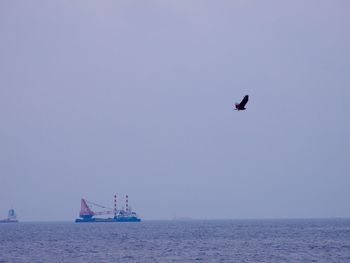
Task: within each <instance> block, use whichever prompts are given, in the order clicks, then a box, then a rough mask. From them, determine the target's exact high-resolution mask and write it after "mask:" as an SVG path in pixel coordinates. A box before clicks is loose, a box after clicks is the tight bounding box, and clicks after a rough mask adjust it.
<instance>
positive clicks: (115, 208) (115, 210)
mask: <svg viewBox="0 0 350 263" xmlns="http://www.w3.org/2000/svg"><path fill="white" fill-rule="evenodd" d="M116 216H117V195H114V217H116Z"/></svg>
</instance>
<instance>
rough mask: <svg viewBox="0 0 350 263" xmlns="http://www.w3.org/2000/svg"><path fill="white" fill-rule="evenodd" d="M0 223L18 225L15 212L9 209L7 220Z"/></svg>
mask: <svg viewBox="0 0 350 263" xmlns="http://www.w3.org/2000/svg"><path fill="white" fill-rule="evenodd" d="M0 223H18V220H17V215H16V212H15V210H14V209H13V208H11V209H10V210H9V212H8V215H7V218H6V219H2V220H0Z"/></svg>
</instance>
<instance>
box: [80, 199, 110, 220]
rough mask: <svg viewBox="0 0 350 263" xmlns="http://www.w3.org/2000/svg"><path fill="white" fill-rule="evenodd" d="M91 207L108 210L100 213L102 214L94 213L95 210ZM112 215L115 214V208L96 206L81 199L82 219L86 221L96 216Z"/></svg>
mask: <svg viewBox="0 0 350 263" xmlns="http://www.w3.org/2000/svg"><path fill="white" fill-rule="evenodd" d="M89 205H90V206H95V207H98V208H102V209H108V210H105V211H100V212H94V211H93V210H91V208H90V206H89ZM110 214H115V211H114V210H113V208H110V207H106V206H103V205H99V204H96V203H94V202H91V201H88V200H86V199H84V198H82V199H81V202H80V212H79V216H80V217H82V218H84V219H90V218H92V217H93V216H95V215H110Z"/></svg>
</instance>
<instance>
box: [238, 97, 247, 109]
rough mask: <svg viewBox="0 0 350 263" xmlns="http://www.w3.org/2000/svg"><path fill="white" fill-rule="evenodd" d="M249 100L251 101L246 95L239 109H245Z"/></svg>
mask: <svg viewBox="0 0 350 263" xmlns="http://www.w3.org/2000/svg"><path fill="white" fill-rule="evenodd" d="M248 100H249V96H248V95H245V96H244V98H243V100H242V101H241V102H240V103H239V107H240V108H244V106H245V105H246V104H247V102H248Z"/></svg>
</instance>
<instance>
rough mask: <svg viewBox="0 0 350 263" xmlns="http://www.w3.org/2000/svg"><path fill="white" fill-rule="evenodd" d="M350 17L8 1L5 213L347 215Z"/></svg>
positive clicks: (217, 5) (3, 97) (112, 1)
mask: <svg viewBox="0 0 350 263" xmlns="http://www.w3.org/2000/svg"><path fill="white" fill-rule="evenodd" d="M349 8H350V2H349V1H346V0H343V1H342V0H333V1H331V0H328V1H324V0H321V1H316V0H311V1H302V0H296V1H277V0H276V1H273V0H267V1H258V0H256V1H253V0H251V1H246V0H237V1H228V0H222V1H214V0H201V1H199V0H192V1H187V0H186V1H185V0H179V1H175V0H174V1H161V0H149V1H143V0H135V1H134V0H125V1H123V0H120V1H118V0H102V1H94V0H52V1H46V0H41V1H40V0H32V1H25V0H22V1H20V0H13V1H1V2H0V34H1V38H0V39H1V41H0V218H3V217H6V215H7V210H8V209H9V208H11V207H14V208H15V209H16V211H17V214H18V217H19V220H22V221H57V220H74V219H75V218H76V217H77V216H78V213H79V209H80V199H81V198H82V197H84V198H86V199H87V200H90V201H93V202H95V203H99V204H103V205H105V206H112V204H113V195H114V194H117V195H118V200H120V202H119V203H118V205H119V206H120V207H121V206H122V205H123V203H122V201H123V199H124V196H125V194H128V195H129V201H130V204H131V206H132V207H133V209H134V210H135V211H136V212H137V213H138V214H139V215H140V216H141V217H142V218H143V219H172V218H174V217H190V218H198V219H219V218H222V219H242V218H319V217H320V218H328V217H350V205H349V200H350V191H349V189H350V138H349V135H350V122H349V120H350V118H349V115H350V103H349V99H350V74H349V68H350V34H349V32H350V16H349ZM246 94H249V96H250V100H249V102H248V104H247V110H246V111H242V112H237V111H233V110H232V105H234V103H235V102H238V101H240V100H241V99H242V98H243V96H244V95H246ZM96 211H98V209H96Z"/></svg>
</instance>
